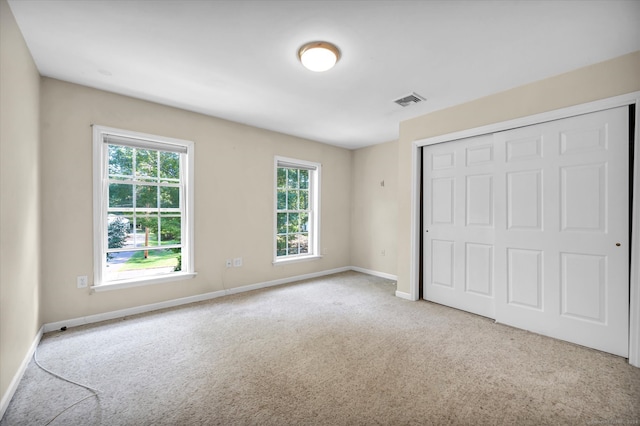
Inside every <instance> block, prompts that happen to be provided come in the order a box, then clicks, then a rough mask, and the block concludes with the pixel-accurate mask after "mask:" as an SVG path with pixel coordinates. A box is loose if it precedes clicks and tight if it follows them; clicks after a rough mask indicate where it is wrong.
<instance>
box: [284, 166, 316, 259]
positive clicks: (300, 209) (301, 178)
mask: <svg viewBox="0 0 640 426" xmlns="http://www.w3.org/2000/svg"><path fill="white" fill-rule="evenodd" d="M320 169H321V166H320V164H318V163H312V162H308V161H303V160H294V159H291V158H284V157H276V159H275V244H274V262H276V263H277V262H282V261H288V260H298V259H299V260H302V259H306V258H313V257H317V256H319V255H320V253H319V247H320V238H319V236H320V232H319V229H320V217H319V211H320Z"/></svg>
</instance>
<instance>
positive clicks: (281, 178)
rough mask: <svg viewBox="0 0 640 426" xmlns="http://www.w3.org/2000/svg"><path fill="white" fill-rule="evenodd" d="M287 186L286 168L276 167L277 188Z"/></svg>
mask: <svg viewBox="0 0 640 426" xmlns="http://www.w3.org/2000/svg"><path fill="white" fill-rule="evenodd" d="M286 186H287V169H283V168H281V167H278V188H284V187H286Z"/></svg>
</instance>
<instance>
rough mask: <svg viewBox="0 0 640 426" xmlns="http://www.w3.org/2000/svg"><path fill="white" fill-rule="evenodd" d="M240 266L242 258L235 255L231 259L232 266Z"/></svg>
mask: <svg viewBox="0 0 640 426" xmlns="http://www.w3.org/2000/svg"><path fill="white" fill-rule="evenodd" d="M240 266H242V258H241V257H236V258H234V259H233V267H234V268H238V267H240Z"/></svg>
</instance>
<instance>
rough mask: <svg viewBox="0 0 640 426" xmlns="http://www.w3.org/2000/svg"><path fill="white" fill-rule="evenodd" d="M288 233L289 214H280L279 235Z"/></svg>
mask: <svg viewBox="0 0 640 426" xmlns="http://www.w3.org/2000/svg"><path fill="white" fill-rule="evenodd" d="M286 233H287V214H286V213H278V234H286Z"/></svg>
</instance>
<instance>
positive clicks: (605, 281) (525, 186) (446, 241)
mask: <svg viewBox="0 0 640 426" xmlns="http://www.w3.org/2000/svg"><path fill="white" fill-rule="evenodd" d="M628 141H629V138H628V109H627V108H626V107H620V108H615V109H610V110H606V111H600V112H596V113H591V114H585V115H581V116H576V117H571V118H567V119H563V120H556V121H551V122H547V123H542V124H538V125H534V126H528V127H522V128H518V129H514V130H509V131H504V132H499V133H495V134H488V135H482V136H477V137H472V138H466V139H461V140H456V141H452V142H446V143H441V144H437V145H430V146H426V147H424V148H423V171H424V173H423V196H424V200H423V212H424V213H423V228H424V232H425V233H424V239H423V241H424V247H423V253H424V258H423V265H424V276H423V290H424V298H425V299H426V300H430V301H433V302H437V303H441V304H444V305H448V306H451V307H454V308H458V309H462V310H465V311H469V312H473V313H476V314H479V315H484V316H487V317H490V318H494V319H495V320H496V321H497V322H500V323H503V324H508V325H512V326H515V327H519V328H523V329H526V330H531V331H534V332H537V333H540V334H544V335H547V336H551V337H555V338H559V339H563V340H567V341H570V342H574V343H577V344H580V345H584V346H589V347H592V348H595V349H599V350H602V351H606V352H610V353H613V354H616V355H620V356H625V357H626V356H627V355H628V335H629V324H628V321H629V319H628V318H629V159H628V153H629V142H628Z"/></svg>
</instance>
